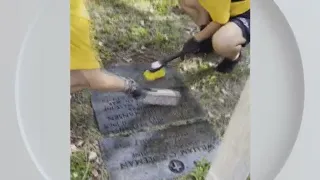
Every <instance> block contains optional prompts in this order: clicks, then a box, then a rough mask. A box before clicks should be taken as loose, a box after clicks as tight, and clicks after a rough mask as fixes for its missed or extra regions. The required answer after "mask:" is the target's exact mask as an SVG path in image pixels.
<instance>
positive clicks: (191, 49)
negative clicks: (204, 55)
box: [182, 37, 201, 54]
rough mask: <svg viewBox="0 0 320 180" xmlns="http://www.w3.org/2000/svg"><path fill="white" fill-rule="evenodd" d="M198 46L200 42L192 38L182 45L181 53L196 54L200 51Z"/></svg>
mask: <svg viewBox="0 0 320 180" xmlns="http://www.w3.org/2000/svg"><path fill="white" fill-rule="evenodd" d="M200 45H201V42H200V41H198V40H196V39H195V38H194V37H192V38H190V39H189V40H188V41H187V42H185V43H184V45H183V48H182V52H183V53H184V54H190V53H197V52H198V51H199V50H200Z"/></svg>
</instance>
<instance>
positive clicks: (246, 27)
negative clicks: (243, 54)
mask: <svg viewBox="0 0 320 180" xmlns="http://www.w3.org/2000/svg"><path fill="white" fill-rule="evenodd" d="M230 22H233V23H235V24H236V25H238V26H239V28H240V29H241V30H242V35H243V37H244V38H245V39H246V42H245V43H244V44H243V45H242V46H243V47H244V46H246V45H247V44H249V43H250V10H248V11H246V12H245V13H243V14H240V15H238V16H235V17H231V18H230Z"/></svg>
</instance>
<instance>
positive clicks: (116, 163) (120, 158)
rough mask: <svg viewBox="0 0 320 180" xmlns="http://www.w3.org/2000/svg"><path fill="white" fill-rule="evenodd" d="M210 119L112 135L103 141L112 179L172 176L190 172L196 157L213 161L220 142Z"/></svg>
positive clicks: (153, 178) (103, 155)
mask: <svg viewBox="0 0 320 180" xmlns="http://www.w3.org/2000/svg"><path fill="white" fill-rule="evenodd" d="M217 139H218V138H217V134H216V133H215V132H214V131H213V128H212V126H211V125H210V124H209V123H208V122H204V121H203V122H197V123H193V124H189V125H183V126H179V127H174V126H173V127H170V128H167V129H164V130H160V131H156V132H140V133H137V134H134V135H131V136H129V137H109V138H105V139H104V140H102V141H101V142H100V148H101V152H102V158H103V160H104V161H105V164H106V166H107V170H108V172H109V173H110V179H111V180H127V179H128V180H129V179H130V180H158V179H166V180H171V179H173V178H176V177H178V176H181V175H185V174H186V173H189V172H190V171H191V170H192V169H193V168H194V167H195V163H194V162H195V161H200V160H203V159H206V160H208V161H211V160H212V158H214V156H215V152H216V147H217V145H218V141H217Z"/></svg>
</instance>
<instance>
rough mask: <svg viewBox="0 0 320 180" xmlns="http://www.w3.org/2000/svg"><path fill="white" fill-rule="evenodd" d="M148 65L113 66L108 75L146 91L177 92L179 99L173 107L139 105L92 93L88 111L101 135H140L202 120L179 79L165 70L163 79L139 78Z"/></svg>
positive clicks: (120, 97) (122, 97)
mask: <svg viewBox="0 0 320 180" xmlns="http://www.w3.org/2000/svg"><path fill="white" fill-rule="evenodd" d="M148 65H149V64H138V65H137V64H133V65H120V66H117V65H114V66H111V67H110V68H109V69H107V71H108V72H112V73H115V74H117V75H121V76H124V77H130V78H132V79H134V80H136V81H137V82H138V83H140V84H142V85H143V86H145V87H149V88H165V89H173V90H178V91H180V93H181V95H182V97H181V100H180V103H179V104H178V105H177V106H174V107H172V106H155V105H143V104H141V103H138V102H137V101H136V100H135V99H134V98H131V97H129V96H127V95H126V94H124V93H118V92H116V93H115V92H113V93H108V92H92V98H91V102H92V107H93V110H94V114H95V117H96V120H97V123H98V127H99V130H100V132H101V133H103V134H114V133H115V134H117V133H123V132H127V131H140V130H143V129H146V128H149V127H153V126H158V125H160V126H161V125H167V124H172V123H175V122H185V121H188V120H199V121H200V120H202V119H203V118H204V116H205V113H204V111H203V109H202V108H201V106H200V104H199V103H198V102H197V101H196V100H195V99H194V98H193V97H192V95H191V94H190V93H189V90H188V88H187V87H186V86H185V85H184V83H183V80H182V78H181V77H180V75H179V74H178V73H177V72H175V71H174V70H173V69H170V68H167V73H166V77H165V78H164V79H160V80H157V81H153V82H147V81H145V80H144V78H143V75H142V74H143V72H144V71H145V70H146V69H147V68H148Z"/></svg>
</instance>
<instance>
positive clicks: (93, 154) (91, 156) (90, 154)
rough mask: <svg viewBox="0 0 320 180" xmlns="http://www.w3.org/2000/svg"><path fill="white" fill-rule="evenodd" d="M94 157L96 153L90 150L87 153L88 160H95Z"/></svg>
mask: <svg viewBox="0 0 320 180" xmlns="http://www.w3.org/2000/svg"><path fill="white" fill-rule="evenodd" d="M96 158H97V153H96V152H94V151H91V152H90V153H89V160H90V161H93V160H95V159H96Z"/></svg>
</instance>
